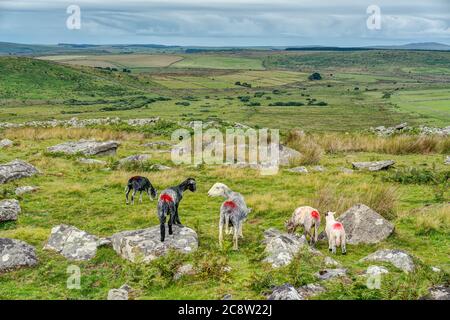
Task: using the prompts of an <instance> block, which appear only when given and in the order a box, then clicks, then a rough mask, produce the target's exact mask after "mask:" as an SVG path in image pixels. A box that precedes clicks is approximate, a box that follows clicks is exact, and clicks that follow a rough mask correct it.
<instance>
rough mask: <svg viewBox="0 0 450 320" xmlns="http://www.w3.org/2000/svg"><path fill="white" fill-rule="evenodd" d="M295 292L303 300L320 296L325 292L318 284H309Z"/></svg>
mask: <svg viewBox="0 0 450 320" xmlns="http://www.w3.org/2000/svg"><path fill="white" fill-rule="evenodd" d="M297 292H298V294H299V295H300V296H301V297H302V298H303V299H308V298H310V297H313V296H316V295H318V294H321V293H322V292H325V288H324V287H322V286H321V285H320V284H316V283H310V284H307V285H304V286H301V287H300V288H298V289H297Z"/></svg>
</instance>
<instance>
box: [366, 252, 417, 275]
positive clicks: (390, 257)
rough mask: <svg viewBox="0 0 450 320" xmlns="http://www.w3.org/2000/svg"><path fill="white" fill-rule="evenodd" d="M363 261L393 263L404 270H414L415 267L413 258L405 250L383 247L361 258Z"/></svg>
mask: <svg viewBox="0 0 450 320" xmlns="http://www.w3.org/2000/svg"><path fill="white" fill-rule="evenodd" d="M360 261H361V262H366V261H376V262H387V263H391V264H392V265H394V266H395V267H397V268H399V269H401V270H403V271H404V272H406V273H408V272H413V271H414V269H415V265H414V260H413V258H412V257H411V256H410V255H409V254H408V253H407V252H405V251H402V250H391V249H382V250H378V251H376V252H374V253H372V254H370V255H368V256H367V257H365V258H363V259H361V260H360Z"/></svg>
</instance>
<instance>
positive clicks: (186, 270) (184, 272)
mask: <svg viewBox="0 0 450 320" xmlns="http://www.w3.org/2000/svg"><path fill="white" fill-rule="evenodd" d="M194 274H195V269H194V266H193V265H192V264H190V263H187V264H184V265H182V266H180V267H179V268H178V269H177V272H176V273H175V275H174V276H173V279H174V280H179V279H181V277H183V276H189V275H191V276H192V275H194Z"/></svg>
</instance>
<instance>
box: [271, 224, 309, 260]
mask: <svg viewBox="0 0 450 320" xmlns="http://www.w3.org/2000/svg"><path fill="white" fill-rule="evenodd" d="M264 244H265V245H266V249H265V251H266V253H267V257H266V258H265V259H264V262H267V263H270V264H271V265H272V267H273V268H279V267H282V266H285V265H288V264H289V263H291V261H292V259H293V258H294V256H295V255H296V254H297V253H298V252H299V250H300V248H302V247H303V246H305V245H306V244H307V241H306V239H305V237H299V236H297V235H295V234H288V233H282V232H280V231H278V230H277V229H274V228H271V229H268V230H266V231H265V232H264Z"/></svg>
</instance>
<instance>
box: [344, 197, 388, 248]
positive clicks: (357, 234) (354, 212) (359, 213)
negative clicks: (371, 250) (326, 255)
mask: <svg viewBox="0 0 450 320" xmlns="http://www.w3.org/2000/svg"><path fill="white" fill-rule="evenodd" d="M337 220H338V221H340V222H342V224H343V225H344V228H345V232H346V234H347V243H350V244H359V243H367V244H371V243H379V242H380V241H383V240H384V239H386V238H387V237H389V235H390V234H391V233H392V232H393V231H394V225H393V224H392V223H390V222H389V221H387V220H386V219H384V218H383V217H382V216H381V215H379V214H378V213H377V212H375V211H374V210H372V209H371V208H369V207H368V206H366V205H364V204H357V205H355V206H353V207H351V208H350V209H348V210H347V211H346V212H344V213H343V214H342V215H341V216H339V217H338V219H337Z"/></svg>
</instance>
